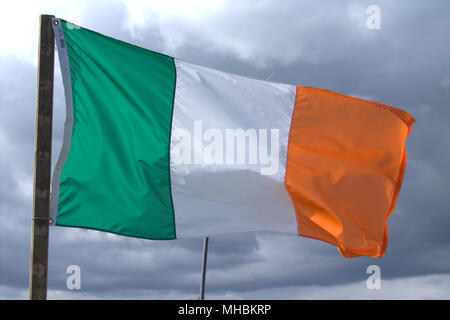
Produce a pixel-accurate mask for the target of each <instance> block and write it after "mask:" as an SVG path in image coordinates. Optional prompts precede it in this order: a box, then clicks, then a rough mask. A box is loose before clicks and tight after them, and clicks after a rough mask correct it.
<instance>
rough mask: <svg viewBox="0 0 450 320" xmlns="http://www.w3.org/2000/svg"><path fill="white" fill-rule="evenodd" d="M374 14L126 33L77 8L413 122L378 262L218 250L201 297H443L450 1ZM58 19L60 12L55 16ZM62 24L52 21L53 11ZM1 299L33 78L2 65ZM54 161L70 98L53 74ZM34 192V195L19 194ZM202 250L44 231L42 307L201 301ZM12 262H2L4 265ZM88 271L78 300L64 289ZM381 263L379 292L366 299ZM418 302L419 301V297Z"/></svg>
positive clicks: (169, 44)
mask: <svg viewBox="0 0 450 320" xmlns="http://www.w3.org/2000/svg"><path fill="white" fill-rule="evenodd" d="M370 4H374V3H372V2H371V1H350V0H349V1H342V2H339V3H338V2H335V1H321V2H320V3H316V2H314V1H283V2H282V5H280V2H275V1H256V2H255V1H252V2H245V1H239V4H238V5H237V4H236V2H234V3H233V4H231V2H230V3H228V4H225V5H224V6H223V7H221V8H218V9H217V10H212V11H210V12H207V13H206V14H204V15H202V16H199V17H196V19H193V18H192V17H189V16H183V15H181V17H180V16H176V15H172V14H170V13H167V12H156V11H154V10H152V9H151V8H150V9H149V8H146V9H145V10H146V11H143V12H142V13H143V16H144V17H147V22H146V23H143V24H135V26H134V29H133V33H130V30H129V29H127V28H126V24H127V21H128V22H129V19H130V17H131V18H132V16H130V15H129V14H128V11H127V7H126V3H118V2H114V3H113V4H111V3H108V2H99V3H97V4H95V5H91V4H88V2H86V3H83V4H82V5H80V6H81V11H82V21H73V20H72V19H74V20H76V17H75V16H71V15H70V14H69V15H68V16H62V18H65V19H67V20H69V21H73V22H75V23H79V24H81V25H82V26H84V27H87V28H90V29H93V30H96V31H98V32H101V33H104V34H106V35H108V36H112V37H115V38H119V39H121V40H124V41H128V42H132V43H134V44H137V45H140V46H143V47H145V48H148V49H152V50H156V51H161V52H164V53H168V54H171V55H174V56H176V57H178V58H181V59H183V60H188V61H192V62H194V63H198V64H202V65H206V66H209V67H213V68H217V69H220V70H224V71H227V72H232V73H238V74H242V75H245V76H250V77H255V78H260V79H266V78H267V77H269V76H271V75H272V74H273V76H272V78H271V81H278V82H284V83H291V84H297V85H305V86H314V87H318V88H324V89H330V90H333V91H337V92H341V93H344V94H351V95H356V96H364V97H370V98H371V99H373V100H376V101H379V102H383V103H387V104H391V105H394V106H397V107H400V108H402V109H405V110H407V111H409V112H410V113H411V114H412V115H413V116H415V117H416V119H417V123H416V124H415V126H414V128H413V131H412V134H411V136H410V138H409V140H408V142H407V150H408V165H407V170H406V175H405V179H404V183H403V187H402V190H401V192H400V196H399V199H398V203H397V207H396V211H395V212H394V214H393V215H392V216H391V217H390V219H389V230H390V242H389V247H388V250H387V253H386V256H385V257H384V258H382V259H371V258H358V259H351V260H348V259H345V258H343V257H341V256H340V255H339V253H338V252H337V250H336V248H334V247H333V246H330V245H328V244H326V243H322V242H319V241H316V240H311V239H305V238H296V237H290V236H285V235H278V234H264V233H258V234H238V235H227V236H218V237H212V238H211V239H210V254H209V261H208V273H207V296H209V297H215V298H221V297H225V298H233V297H234V298H301V299H304V298H310V297H312V298H321V297H331V298H338V297H344V298H358V297H361V298H377V297H388V298H396V297H398V298H403V297H405V298H414V297H421V298H448V294H446V293H445V292H446V291H445V290H446V288H447V287H448V274H450V254H449V252H450V250H449V249H450V248H449V246H450V237H449V233H448V228H449V226H450V212H449V211H450V200H449V196H448V192H449V189H450V188H449V187H450V185H449V184H450V182H449V181H450V167H449V163H450V148H449V145H450V126H449V125H448V124H449V123H450V122H449V121H450V99H449V98H450V96H449V95H450V92H449V90H448V77H449V74H450V65H449V60H448V57H449V56H450V40H449V39H450V38H449V37H448V36H447V33H448V30H450V20H449V19H448V17H447V13H448V12H449V9H450V4H449V3H448V2H447V1H433V2H426V1H418V0H417V1H408V2H405V1H404V2H402V1H378V2H377V3H376V4H377V5H379V6H380V8H381V15H382V28H381V30H367V28H366V27H365V19H366V17H367V16H366V13H365V9H366V8H367V6H368V5H370ZM61 12H63V10H62V11H61ZM55 14H58V12H55ZM0 66H1V69H2V74H1V77H0V219H1V220H0V221H1V223H0V297H5V298H8V297H10V298H26V289H27V287H28V263H29V247H30V245H29V243H30V235H29V232H30V216H31V199H30V194H31V190H30V191H27V190H26V186H27V183H29V182H30V180H31V179H32V170H33V168H32V161H33V144H34V121H35V120H34V117H35V114H34V112H35V110H34V107H35V90H36V69H35V66H33V65H30V64H29V63H28V62H22V61H20V60H19V59H18V58H15V57H11V56H8V55H1V56H0ZM55 70H56V73H55V74H56V78H55V98H54V99H55V100H54V101H55V103H54V110H55V111H54V113H55V117H54V132H53V137H54V142H53V143H54V151H53V163H54V162H55V160H56V158H57V155H58V152H59V149H60V146H61V141H62V130H63V122H64V115H65V111H64V98H63V90H62V84H61V78H60V75H59V70H58V65H55ZM27 181H28V182H27ZM201 250H202V240H201V239H180V240H177V241H166V242H161V241H147V240H139V239H132V238H125V237H119V236H114V235H109V234H106V233H100V232H96V231H86V230H79V229H70V228H52V229H51V239H50V261H49V289H50V292H49V296H50V297H54V298H57V297H62V298H71V299H72V298H75V299H77V298H83V297H84V298H108V297H109V298H111V297H113V298H136V297H137V298H196V296H197V295H198V290H199V280H200V267H201ZM5 261H7V263H6V262H5ZM71 264H77V265H80V267H81V269H82V277H83V278H82V279H83V280H82V281H83V282H82V283H83V290H81V292H69V291H68V290H66V288H65V280H66V277H67V275H66V273H65V271H66V268H67V266H68V265H71ZM370 264H377V265H379V266H380V267H381V269H382V276H383V279H385V280H386V282H385V283H386V286H385V287H383V289H382V290H381V291H380V293H378V294H372V293H369V292H368V290H367V289H366V288H365V287H364V281H365V279H366V278H367V274H366V268H367V266H368V265H370ZM413 292H416V294H414V293H413Z"/></svg>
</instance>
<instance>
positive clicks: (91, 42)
mask: <svg viewBox="0 0 450 320" xmlns="http://www.w3.org/2000/svg"><path fill="white" fill-rule="evenodd" d="M62 28H63V32H64V38H65V44H66V47H67V52H68V56H69V64H70V72H71V78H70V79H71V82H72V97H73V112H74V123H73V131H72V140H71V144H70V151H69V154H68V157H67V160H66V162H65V164H64V168H63V170H62V173H61V179H60V193H59V203H58V213H57V217H56V225H59V226H71V227H81V228H89V229H96V230H102V231H109V232H113V233H117V234H122V235H127V236H133V237H139V238H148V239H174V238H175V220H174V212H173V204H172V196H171V186H170V167H169V151H170V150H169V149H170V130H171V122H172V112H173V101H174V93H175V81H176V72H175V63H174V60H173V58H171V57H169V56H165V55H162V54H159V53H156V52H152V51H148V50H145V49H143V48H139V47H136V46H133V45H131V44H128V43H125V42H122V41H118V40H115V39H112V38H109V37H106V36H103V35H101V34H99V33H96V32H93V31H90V30H87V29H83V28H78V27H76V28H73V27H72V26H71V25H70V24H68V23H66V22H65V21H63V22H62Z"/></svg>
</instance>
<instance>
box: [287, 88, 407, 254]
mask: <svg viewBox="0 0 450 320" xmlns="http://www.w3.org/2000/svg"><path fill="white" fill-rule="evenodd" d="M414 122H415V119H414V118H413V117H412V116H411V115H410V114H409V113H407V112H405V111H403V110H400V109H397V108H394V107H391V106H387V105H384V104H381V103H376V102H372V101H367V100H362V99H357V98H353V97H349V96H345V95H341V94H338V93H334V92H331V91H328V90H320V89H314V88H307V87H297V97H296V101H295V107H294V112H293V115H292V122H291V130H290V133H289V146H288V159H287V168H286V180H285V183H286V187H287V190H288V192H289V194H290V196H291V198H292V201H293V203H294V207H295V210H296V214H297V221H298V225H299V230H298V232H299V235H301V236H304V237H309V238H314V239H318V240H322V241H326V242H328V243H331V244H333V245H335V246H337V247H338V248H339V250H340V252H341V254H342V255H344V256H345V257H348V258H350V257H356V256H360V255H364V256H370V257H382V256H383V255H384V253H385V251H386V247H387V242H388V229H387V219H388V217H389V215H390V214H391V213H392V212H393V211H394V208H395V203H396V200H397V197H398V194H399V191H400V187H401V183H402V180H403V174H404V171H405V166H406V149H405V141H406V138H407V137H408V135H409V133H410V131H411V128H412V125H413V124H414Z"/></svg>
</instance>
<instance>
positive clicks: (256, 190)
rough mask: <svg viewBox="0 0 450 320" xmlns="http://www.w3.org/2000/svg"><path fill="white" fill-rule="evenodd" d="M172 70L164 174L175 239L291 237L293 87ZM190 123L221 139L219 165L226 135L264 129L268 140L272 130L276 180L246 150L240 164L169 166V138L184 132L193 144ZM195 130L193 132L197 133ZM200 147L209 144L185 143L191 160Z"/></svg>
mask: <svg viewBox="0 0 450 320" xmlns="http://www.w3.org/2000/svg"><path fill="white" fill-rule="evenodd" d="M175 65H176V71H177V83H176V92H175V102H174V110H173V120H172V136H171V163H170V173H171V183H172V198H173V204H174V211H175V222H176V232H177V237H180V236H207V235H213V234H224V233H236V232H251V231H272V232H283V233H293V234H297V221H296V215H295V210H294V207H293V205H292V201H291V199H290V197H289V194H288V192H287V190H286V187H285V184H284V177H285V172H286V155H287V144H288V137H289V128H290V123H291V116H292V111H293V107H294V100H295V92H296V91H295V89H296V88H295V86H291V85H286V84H279V83H273V82H267V81H261V80H255V79H250V78H246V77H242V76H238V75H233V74H229V73H224V72H220V71H217V70H213V69H209V68H205V67H201V66H197V65H194V64H191V63H187V62H183V61H180V60H175ZM194 121H201V124H202V128H201V129H202V132H203V133H204V132H205V131H206V130H208V129H216V132H221V133H222V135H223V137H224V145H223V148H224V149H223V150H224V159H225V157H226V155H225V152H226V149H225V142H226V141H225V140H226V130H227V129H243V130H247V129H255V130H256V132H258V133H259V131H258V129H266V130H267V131H268V133H269V137H268V140H269V141H270V129H278V130H279V145H280V148H279V168H278V170H277V172H276V174H274V175H262V174H261V169H262V168H267V166H266V165H263V164H261V163H260V162H258V163H256V164H251V163H249V161H248V156H249V153H248V150H247V151H246V155H247V158H246V161H245V163H244V164H225V163H224V164H217V163H215V164H206V163H204V162H203V163H201V164H195V163H194V164H186V163H179V162H176V161H175V159H176V158H177V155H178V153H176V152H175V149H176V148H175V147H176V145H178V146H179V143H180V140H179V136H177V132H179V129H186V130H187V131H188V132H189V133H190V134H191V136H192V138H193V140H195V139H194V138H195V133H194ZM197 124H198V123H197ZM197 131H198V132H200V130H199V127H198V126H197ZM198 132H197V133H198ZM200 137H201V136H200ZM260 138H261V136H258V141H259V140H260ZM247 142H248V141H247ZM202 144H203V147H205V146H207V145H208V144H210V142H206V141H202V139H201V138H200V139H197V140H196V141H192V144H191V145H192V146H193V149H194V150H193V151H194V152H193V154H192V157H191V159H192V161H195V160H199V159H201V158H202V153H201V150H202V148H201V145H202ZM247 147H248V144H247ZM273 147H275V145H274V146H273ZM247 149H248V148H247ZM269 150H270V149H269ZM178 151H179V149H178ZM194 153H195V155H194Z"/></svg>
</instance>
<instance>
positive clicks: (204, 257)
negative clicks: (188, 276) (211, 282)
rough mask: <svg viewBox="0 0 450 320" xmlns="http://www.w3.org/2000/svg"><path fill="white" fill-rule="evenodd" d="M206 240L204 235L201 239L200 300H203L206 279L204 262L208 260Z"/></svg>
mask: <svg viewBox="0 0 450 320" xmlns="http://www.w3.org/2000/svg"><path fill="white" fill-rule="evenodd" d="M208 241H209V238H208V237H205V238H204V240H203V262H202V282H201V285H200V300H205V280H206V263H207V260H208Z"/></svg>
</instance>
